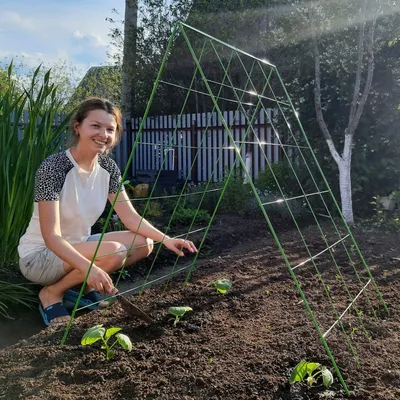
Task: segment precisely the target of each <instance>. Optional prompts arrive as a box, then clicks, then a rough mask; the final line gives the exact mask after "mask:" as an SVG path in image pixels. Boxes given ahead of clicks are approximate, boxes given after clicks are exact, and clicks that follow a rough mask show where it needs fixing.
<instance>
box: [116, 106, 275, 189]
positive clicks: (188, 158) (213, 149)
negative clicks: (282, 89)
mask: <svg viewBox="0 0 400 400" xmlns="http://www.w3.org/2000/svg"><path fill="white" fill-rule="evenodd" d="M267 112H268V117H267V115H266V112H265V111H264V110H261V111H260V113H259V115H258V117H257V119H256V120H255V121H254V123H253V128H252V129H250V130H249V132H248V136H247V138H246V143H245V134H246V131H247V130H248V123H247V120H248V118H246V116H245V115H244V114H243V113H242V112H239V111H236V112H235V111H226V112H224V113H223V118H224V120H225V122H226V125H227V126H228V127H229V128H230V132H231V134H232V136H233V137H234V139H235V144H236V146H238V147H239V148H241V156H242V158H243V160H246V164H247V165H251V166H252V167H251V168H250V171H251V176H252V178H253V179H256V178H257V177H258V174H259V172H260V171H262V170H264V168H265V165H266V161H265V156H266V157H267V158H268V160H269V161H270V162H277V161H278V160H279V159H280V151H279V145H278V143H279V141H278V138H277V137H276V135H275V134H273V131H272V129H271V125H270V124H269V123H268V121H269V120H270V119H271V118H274V110H271V109H268V110H267ZM141 121H142V119H141V118H135V119H133V120H132V121H131V124H132V133H131V134H130V135H129V133H128V132H126V133H125V135H124V136H123V138H122V140H121V142H120V144H119V145H118V146H117V147H116V148H115V149H114V152H113V153H114V157H115V160H116V162H117V164H118V166H119V167H120V168H121V170H124V169H125V166H126V164H127V161H128V158H129V155H130V152H131V149H132V148H133V146H134V143H135V140H136V138H137V135H138V130H139V127H140V124H141ZM125 126H126V121H125ZM253 131H254V132H255V133H256V136H255V135H254V134H253ZM257 137H258V139H259V142H258V140H257ZM246 156H247V157H246ZM246 158H247V159H246ZM234 162H236V166H237V167H240V163H239V160H236V161H235V149H234V147H233V143H232V142H231V140H230V138H229V136H228V133H227V132H226V130H225V128H224V126H223V124H222V121H221V118H219V116H218V114H217V113H212V114H211V113H203V114H185V115H182V117H181V118H180V119H179V118H178V116H172V115H165V116H158V117H149V118H147V119H146V121H145V123H144V129H143V130H142V132H141V135H140V138H139V140H138V142H137V144H136V147H135V152H134V155H133V160H132V164H131V167H130V170H129V171H128V176H129V177H135V176H136V175H137V174H138V173H139V172H142V171H158V170H160V169H161V170H169V171H175V172H176V175H177V178H178V179H186V178H187V177H188V178H189V180H190V181H194V182H201V181H208V180H209V179H210V178H211V180H213V181H214V182H217V181H221V180H222V179H223V177H224V171H225V170H226V169H230V168H231V167H232V165H233V163H234Z"/></svg>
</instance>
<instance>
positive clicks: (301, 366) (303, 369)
mask: <svg viewBox="0 0 400 400" xmlns="http://www.w3.org/2000/svg"><path fill="white" fill-rule="evenodd" d="M306 375H307V361H306V360H301V361H300V362H299V363H298V364H297V365H296V366H295V367H294V370H293V371H292V373H291V375H290V378H289V383H290V384H291V385H293V383H295V382H301V381H302V380H303V379H304V377H305V376H306Z"/></svg>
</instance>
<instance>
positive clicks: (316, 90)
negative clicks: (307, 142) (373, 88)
mask: <svg viewBox="0 0 400 400" xmlns="http://www.w3.org/2000/svg"><path fill="white" fill-rule="evenodd" d="M308 16H309V20H310V21H309V22H310V26H311V36H312V43H313V50H314V60H315V84H314V103H315V113H316V116H317V121H318V125H319V127H320V129H321V131H322V134H323V136H324V138H325V140H326V141H327V142H328V146H329V150H330V152H331V154H332V157H333V158H334V160H335V161H336V163H337V164H338V165H339V164H340V162H341V157H340V155H339V153H338V152H337V150H336V148H335V145H334V143H333V140H332V137H331V134H330V133H329V129H328V127H327V125H326V123H325V119H324V115H323V113H322V105H321V61H320V55H319V48H318V41H317V33H316V28H315V21H314V16H313V13H312V9H311V5H310V6H309V7H308Z"/></svg>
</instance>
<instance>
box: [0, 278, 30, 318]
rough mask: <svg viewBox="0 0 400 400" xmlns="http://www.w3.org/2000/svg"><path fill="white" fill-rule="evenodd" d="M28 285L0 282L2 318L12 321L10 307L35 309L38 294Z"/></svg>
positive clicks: (0, 312)
mask: <svg viewBox="0 0 400 400" xmlns="http://www.w3.org/2000/svg"><path fill="white" fill-rule="evenodd" d="M28 285H29V284H28ZM28 285H26V284H20V283H18V284H13V283H9V282H4V281H0V315H1V316H3V317H5V318H10V319H12V318H11V316H10V314H9V311H10V307H14V308H15V307H18V306H23V307H28V308H33V306H34V305H36V303H37V302H38V297H37V292H36V291H35V290H32V289H31V288H29V287H28ZM29 286H32V285H29Z"/></svg>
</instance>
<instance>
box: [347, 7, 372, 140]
mask: <svg viewBox="0 0 400 400" xmlns="http://www.w3.org/2000/svg"><path fill="white" fill-rule="evenodd" d="M377 17H378V13H377V14H376V16H375V18H374V20H373V21H372V24H371V27H370V29H369V37H368V46H367V54H368V67H367V79H366V81H365V86H364V90H363V94H362V96H361V99H360V102H359V105H358V107H357V111H356V114H355V116H354V118H353V120H352V121H349V132H350V133H354V131H355V130H356V128H357V125H358V123H359V121H360V118H361V114H362V112H363V110H364V106H365V104H366V102H367V98H368V95H369V92H370V91H371V86H372V78H373V75H374V38H375V27H376V20H377Z"/></svg>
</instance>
